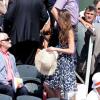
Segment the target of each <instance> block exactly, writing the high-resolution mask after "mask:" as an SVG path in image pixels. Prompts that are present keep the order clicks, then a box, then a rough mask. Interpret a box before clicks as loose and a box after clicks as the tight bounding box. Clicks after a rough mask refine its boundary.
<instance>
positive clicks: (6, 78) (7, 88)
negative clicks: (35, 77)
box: [0, 33, 28, 98]
mask: <svg viewBox="0 0 100 100" xmlns="http://www.w3.org/2000/svg"><path fill="white" fill-rule="evenodd" d="M10 47H11V40H10V38H9V37H8V35H7V34H6V33H0V93H2V94H7V95H9V96H11V97H12V98H14V97H15V96H16V95H26V94H28V92H27V90H26V88H25V87H24V86H23V84H22V83H20V82H19V84H18V85H17V91H16V95H15V92H14V85H13V83H14V81H15V80H14V79H15V78H19V79H20V76H19V72H18V71H17V68H16V63H15V58H14V56H13V55H12V54H11V53H10V52H8V49H9V48H10Z"/></svg>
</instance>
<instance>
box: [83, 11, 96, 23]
mask: <svg viewBox="0 0 100 100" xmlns="http://www.w3.org/2000/svg"><path fill="white" fill-rule="evenodd" d="M84 16H85V21H86V22H88V23H90V24H92V23H93V20H94V19H95V17H96V13H95V12H94V11H89V10H86V12H85V14H84Z"/></svg>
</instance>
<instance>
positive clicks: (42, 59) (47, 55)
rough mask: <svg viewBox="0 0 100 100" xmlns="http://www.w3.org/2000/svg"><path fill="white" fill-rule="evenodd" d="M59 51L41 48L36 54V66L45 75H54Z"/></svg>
mask: <svg viewBox="0 0 100 100" xmlns="http://www.w3.org/2000/svg"><path fill="white" fill-rule="evenodd" d="M57 58H58V53H57V52H56V51H53V52H47V51H46V50H45V49H43V50H40V51H39V52H38V53H37V54H36V56H35V67H36V68H37V70H38V71H39V72H40V73H41V74H43V75H52V74H53V73H54V72H55V70H56V68H57Z"/></svg>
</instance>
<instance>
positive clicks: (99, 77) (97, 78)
mask: <svg viewBox="0 0 100 100" xmlns="http://www.w3.org/2000/svg"><path fill="white" fill-rule="evenodd" d="M92 81H93V84H92V88H98V87H100V72H97V73H95V74H94V75H93V77H92Z"/></svg>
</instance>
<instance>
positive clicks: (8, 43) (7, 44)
mask: <svg viewBox="0 0 100 100" xmlns="http://www.w3.org/2000/svg"><path fill="white" fill-rule="evenodd" d="M0 44H1V46H2V47H3V48H6V49H9V48H10V47H11V46H12V45H11V40H10V38H9V37H8V35H6V34H5V35H4V37H3V38H2V39H1V41H0Z"/></svg>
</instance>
